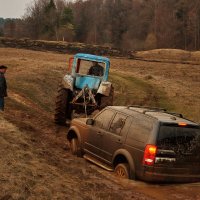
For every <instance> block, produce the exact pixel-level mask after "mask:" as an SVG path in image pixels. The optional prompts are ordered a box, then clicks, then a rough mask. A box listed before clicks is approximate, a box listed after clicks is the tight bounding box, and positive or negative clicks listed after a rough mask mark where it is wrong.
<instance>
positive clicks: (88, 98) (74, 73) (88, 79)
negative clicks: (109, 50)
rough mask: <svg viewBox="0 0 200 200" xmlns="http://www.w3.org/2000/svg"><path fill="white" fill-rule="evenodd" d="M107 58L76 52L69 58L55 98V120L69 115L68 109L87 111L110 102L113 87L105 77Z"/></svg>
mask: <svg viewBox="0 0 200 200" xmlns="http://www.w3.org/2000/svg"><path fill="white" fill-rule="evenodd" d="M109 68H110V60H109V59H108V58H106V57H102V56H96V55H91V54H84V53H78V54H76V55H74V57H73V58H70V59H69V68H68V73H67V74H66V75H65V76H64V77H63V80H62V84H61V86H60V88H59V90H58V96H57V101H56V112H55V122H56V123H63V122H64V121H65V120H66V119H71V113H72V111H73V110H74V111H76V112H79V113H82V112H85V113H86V115H87V113H91V112H92V111H94V110H95V109H102V108H104V107H105V106H109V105H112V104H113V93H114V88H113V87H112V84H111V83H110V82H109V81H108V74H109Z"/></svg>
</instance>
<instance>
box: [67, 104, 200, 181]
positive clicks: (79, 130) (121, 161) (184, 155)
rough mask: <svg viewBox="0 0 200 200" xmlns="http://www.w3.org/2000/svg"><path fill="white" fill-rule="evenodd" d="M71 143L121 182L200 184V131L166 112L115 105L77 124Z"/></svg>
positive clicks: (75, 151) (76, 151) (75, 150)
mask: <svg viewBox="0 0 200 200" xmlns="http://www.w3.org/2000/svg"><path fill="white" fill-rule="evenodd" d="M67 139H68V141H69V144H70V149H71V152H72V153H73V154H76V155H79V156H83V157H84V158H86V159H87V160H89V161H91V162H93V163H96V164H97V165H100V166H101V167H103V168H105V169H107V170H110V171H114V172H115V173H116V174H117V175H118V176H120V177H124V178H131V179H136V178H137V179H141V180H145V181H162V182H194V181H199V180H200V153H199V150H200V126H199V125H198V124H197V123H194V122H192V121H190V120H187V119H185V118H183V116H182V115H181V114H177V113H169V112H167V111H166V110H165V109H159V108H148V107H139V106H128V107H125V106H109V107H106V108H105V109H103V110H102V111H101V112H99V113H98V114H97V115H95V116H94V117H93V118H76V119H74V120H72V122H71V126H70V128H69V130H68V133H67Z"/></svg>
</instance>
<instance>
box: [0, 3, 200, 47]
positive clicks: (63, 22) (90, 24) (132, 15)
mask: <svg viewBox="0 0 200 200" xmlns="http://www.w3.org/2000/svg"><path fill="white" fill-rule="evenodd" d="M0 36H6V37H15V38H30V39H37V40H38V39H40V40H56V41H70V42H84V43H90V44H100V45H108V46H111V47H117V48H120V49H125V50H144V49H154V48H179V49H187V50H199V48H200V1H199V0H193V1H190V0H76V1H65V0H33V1H32V3H31V4H30V5H29V6H28V7H27V9H26V12H25V14H24V16H23V17H22V18H21V19H2V18H0Z"/></svg>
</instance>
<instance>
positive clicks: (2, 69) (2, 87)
mask: <svg viewBox="0 0 200 200" xmlns="http://www.w3.org/2000/svg"><path fill="white" fill-rule="evenodd" d="M6 70H7V67H6V66H4V65H1V66H0V111H3V110H4V97H7V84H6V78H5V76H4V74H5V73H6Z"/></svg>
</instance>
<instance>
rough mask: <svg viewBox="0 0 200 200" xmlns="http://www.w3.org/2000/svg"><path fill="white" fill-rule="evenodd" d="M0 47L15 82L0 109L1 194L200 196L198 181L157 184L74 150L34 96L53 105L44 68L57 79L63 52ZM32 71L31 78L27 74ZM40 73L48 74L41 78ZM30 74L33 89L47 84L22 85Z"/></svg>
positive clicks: (33, 196)
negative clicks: (121, 174)
mask: <svg viewBox="0 0 200 200" xmlns="http://www.w3.org/2000/svg"><path fill="white" fill-rule="evenodd" d="M0 52H1V54H0V62H1V63H3V64H6V65H9V67H10V69H9V71H8V74H7V77H8V81H9V82H10V83H12V84H13V85H11V84H9V86H10V87H9V88H10V91H9V97H8V99H7V101H6V103H7V104H6V111H5V114H3V115H2V114H0V147H1V148H0V199H113V200H114V199H144V200H145V199H147V200H148V199H159V200H160V199H167V200H171V199H173V200H176V199H188V200H189V199H191V200H193V199H200V194H199V189H200V184H199V183H193V184H179V185H176V184H173V185H158V184H146V183H144V182H140V181H130V180H121V179H118V178H116V177H115V176H114V175H113V174H112V173H109V172H107V171H105V170H103V169H100V168H99V167H97V166H95V165H93V164H91V163H88V162H87V161H85V160H84V159H82V158H77V157H75V156H72V155H71V154H70V152H69V150H68V148H67V145H66V140H65V133H66V131H67V127H59V126H56V125H55V124H54V123H53V118H52V108H51V106H50V107H47V108H46V107H44V106H43V104H42V102H40V101H39V99H38V98H39V97H40V98H41V99H42V100H43V102H46V103H48V104H49V105H53V103H52V99H51V98H49V97H45V96H46V94H49V93H48V91H46V90H51V89H49V88H52V91H54V89H55V87H56V86H54V79H53V78H52V77H51V73H49V74H48V76H47V75H46V74H45V73H46V71H47V67H46V66H48V69H51V70H53V75H56V77H57V78H56V79H57V80H58V79H59V76H58V75H57V71H58V70H60V72H59V73H60V74H61V73H63V71H64V69H63V68H61V67H60V66H62V65H64V61H63V60H62V59H63V56H61V55H58V54H49V53H42V54H39V53H37V52H32V51H23V50H20V51H17V50H12V49H0ZM16 55H17V56H16ZM40 55H41V58H40V57H39V56H40ZM33 56H35V57H34V60H33ZM44 56H46V61H45V60H44ZM37 59H38V60H37ZM50 59H52V60H53V59H55V62H57V63H58V64H57V65H55V63H50ZM56 59H57V60H56ZM52 62H53V61H52ZM37 63H39V64H37ZM139 65H140V64H139ZM139 65H138V66H139ZM45 67H46V68H45ZM140 67H141V66H140ZM117 68H118V66H117V65H116V69H117ZM138 68H139V67H138ZM151 69H152V68H151ZM25 70H26V71H25ZM56 70H57V71H56ZM138 70H139V71H137V69H135V71H134V72H133V73H134V74H136V73H138V74H140V70H141V68H139V69H138ZM156 73H157V75H159V74H158V73H159V71H158V72H155V71H153V69H152V75H153V76H155V75H156ZM36 74H37V76H36V77H35V79H36V81H35V79H31V78H33V75H34V76H35V75H36ZM44 75H46V77H47V78H45V79H43V76H44ZM53 77H54V76H53ZM141 77H142V75H141ZM157 77H159V76H157ZM28 78H30V79H31V81H32V82H30V83H29V84H30V85H29V87H30V88H32V89H33V91H35V90H37V87H38V85H42V84H38V82H39V83H43V85H42V87H45V88H46V89H45V90H43V89H42V88H39V90H38V93H34V95H33V94H32V93H30V94H29V93H28V91H26V90H25V88H23V87H24V86H27V85H26V84H27V83H28V82H29V81H30V80H29V79H28ZM26 79H28V81H27V82H26V83H24V81H25V80H26ZM159 80H160V79H159ZM19 81H21V82H19ZM166 81H168V80H167V79H166ZM37 84H38V85H37ZM51 84H52V85H51ZM15 86H17V87H15ZM19 86H20V87H21V88H18V87H19ZM53 95H54V94H53ZM35 99H36V100H35Z"/></svg>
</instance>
